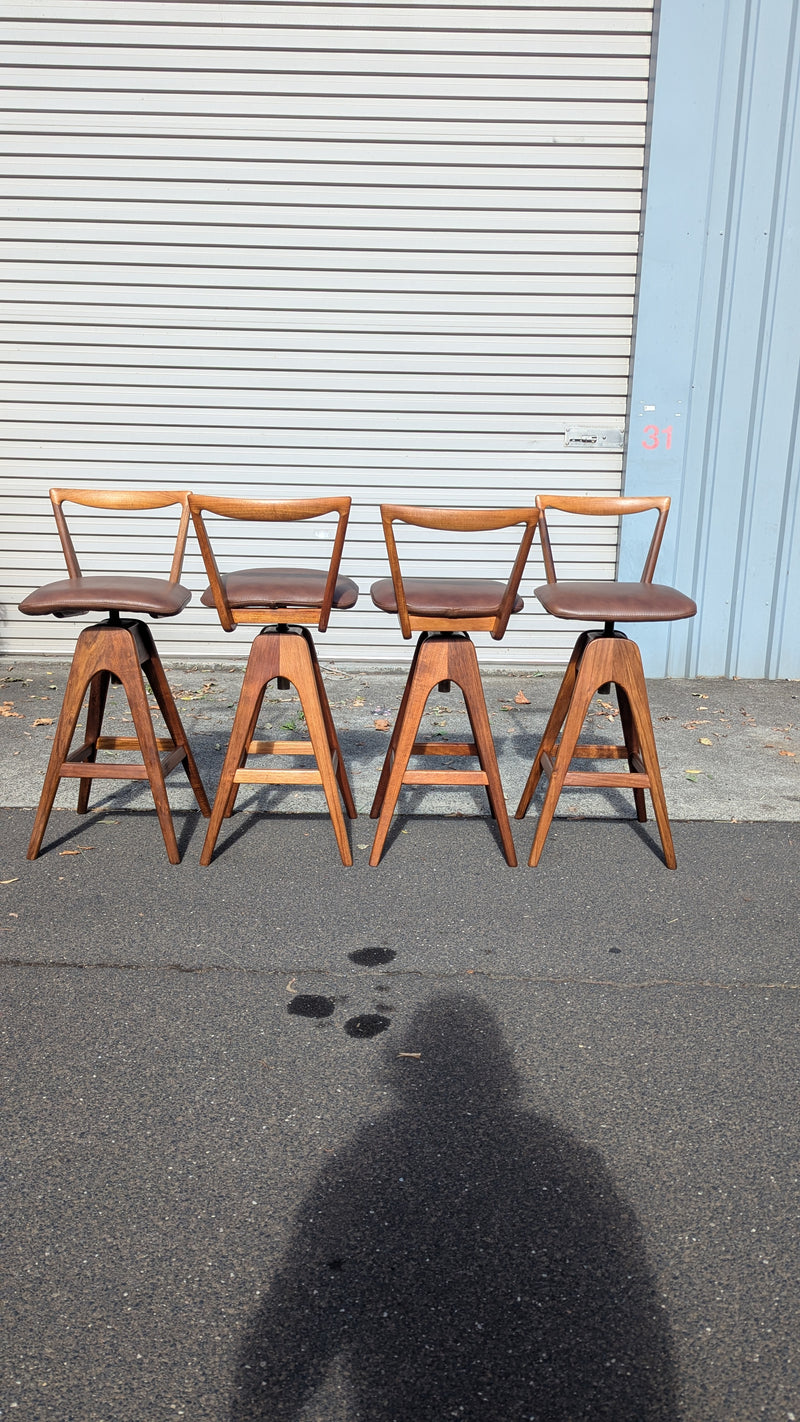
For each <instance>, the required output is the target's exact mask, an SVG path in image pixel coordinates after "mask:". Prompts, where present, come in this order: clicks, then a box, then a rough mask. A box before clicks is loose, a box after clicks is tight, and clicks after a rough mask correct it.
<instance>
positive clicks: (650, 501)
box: [515, 494, 677, 869]
mask: <svg viewBox="0 0 800 1422" xmlns="http://www.w3.org/2000/svg"><path fill="white" fill-rule="evenodd" d="M536 506H537V508H538V509H539V510H540V513H541V518H540V521H539V536H540V538H541V542H542V553H543V557H544V565H545V573H546V576H547V581H548V583H556V582H557V581H558V578H557V575H556V569H555V562H554V559H553V552H552V545H551V542H550V534H549V530H548V527H547V514H546V511H547V510H548V509H556V510H557V511H559V512H562V513H569V514H579V515H588V516H590V517H608V516H613V515H619V516H624V515H625V514H632V513H644V512H646V511H647V510H649V509H657V510H658V517H657V520H656V526H655V529H654V532H653V536H652V539H651V542H650V547H649V549H648V552H647V556H646V558H645V564H644V568H643V570H642V576H641V578H640V582H642V583H652V581H653V575H654V573H655V568H656V562H657V560H658V554H659V550H660V548H661V542H662V539H663V537H664V527H665V524H666V521H667V515H668V513H669V506H670V500H669V498H668V497H667V496H666V495H659V496H654V497H652V498H648V497H641V498H639V497H636V498H631V497H625V496H621V497H609V498H602V497H586V498H583V497H579V496H576V497H563V498H562V497H561V496H560V495H555V494H539V495H537V497H536ZM611 586H612V584H609V587H611ZM612 683H613V685H614V686H615V688H616V692H617V699H618V703H619V713H620V723H621V726H622V734H623V738H624V744H623V745H621V746H617V745H589V744H580V743H579V737H580V734H581V731H582V729H583V725H584V721H585V720H586V716H587V714H588V711H589V707H590V705H591V702H592V698H593V697H594V696H595V694H596V693H597V691H598V690H600V688H601V687H606V686H609V685H610V684H612ZM573 760H627V762H628V769H627V770H626V771H623V770H570V765H571V763H572V761H573ZM542 773H544V774H545V775H546V777H547V780H548V784H547V790H546V792H545V797H544V802H543V804H542V809H541V813H540V815H539V820H538V823H537V826H536V833H535V835H534V840H533V845H532V847H531V852H530V858H529V860H528V863H529V864H530V865H531V866H535V865H537V864H538V863H539V860H540V858H541V855H542V850H543V849H544V845H545V840H546V839H547V835H548V831H549V829H550V825H551V824H552V821H553V815H554V814H555V810H556V805H557V804H558V800H559V797H560V795H561V791H562V790H563V789H564V787H565V786H567V785H569V786H573V785H574V786H616V787H619V788H621V789H629V790H632V791H633V798H634V804H635V806H636V818H637V820H638V821H639V823H640V824H641V823H644V822H645V821H646V820H647V809H646V805H645V798H644V792H645V790H649V791H650V797H651V799H652V802H653V812H654V814H655V818H656V824H657V826H658V832H659V835H660V837H661V846H662V849H663V853H664V861H665V863H666V865H667V868H668V869H675V868H676V867H677V861H676V858H675V848H674V844H673V840H672V830H671V828H670V823H669V815H668V813H667V802H666V798H665V796H664V786H663V783H662V780H661V769H660V767H659V763H658V753H657V751H656V743H655V736H654V734H653V722H652V718H651V715H650V703H649V700H648V696H647V685H646V682H645V677H644V669H643V667H642V658H641V653H640V652H639V648H638V647H637V645H636V643H635V642H632V641H631V640H630V639H629V638H628V637H627V636H626V635H625V633H624V632H618V631H616V630H615V628H614V623H613V621H610V620H609V621H606V622H605V624H604V627H603V630H602V632H599V631H593V632H582V633H581V635H580V636H579V637H578V639H577V641H576V643H575V646H574V648H573V651H572V656H571V657H570V661H569V665H568V667H567V670H566V672H565V674H564V678H563V681H562V682H561V686H560V687H559V691H558V695H557V696H556V700H555V704H554V706H553V709H552V711H551V713H550V717H549V720H548V722H547V726H546V727H545V731H544V735H543V736H542V739H541V742H540V744H539V749H538V750H537V752H536V756H535V757H534V761H533V765H532V766H531V770H530V774H529V775H528V779H527V781H526V784H525V788H524V790H523V792H522V796H521V799H520V802H519V805H518V806H517V810H516V816H515V817H516V819H518V820H519V819H522V818H523V817H524V815H525V812H526V811H527V809H528V806H529V805H530V802H531V799H532V797H533V794H534V792H535V790H536V787H537V785H538V783H539V780H540V778H541V776H542Z"/></svg>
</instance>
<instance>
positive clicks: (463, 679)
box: [369, 504, 539, 868]
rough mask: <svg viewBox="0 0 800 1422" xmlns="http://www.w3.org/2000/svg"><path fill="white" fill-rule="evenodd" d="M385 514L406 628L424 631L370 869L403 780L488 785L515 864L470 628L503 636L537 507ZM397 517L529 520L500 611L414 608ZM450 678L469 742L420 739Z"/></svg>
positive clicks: (470, 525) (376, 807)
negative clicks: (426, 763) (436, 765)
mask: <svg viewBox="0 0 800 1422" xmlns="http://www.w3.org/2000/svg"><path fill="white" fill-rule="evenodd" d="M381 520H382V523H383V532H384V537H385V539H386V550H387V553H388V556H389V568H390V571H391V576H392V586H393V588H394V595H395V600H396V603H397V615H398V618H399V621H400V628H401V631H402V634H403V636H404V637H405V638H406V639H408V638H410V637H411V635H412V633H413V632H419V633H420V636H419V639H418V641H417V646H416V649H415V651H414V656H413V659H412V662H411V668H410V670H409V674H408V677H407V680H406V684H405V688H404V690H403V696H402V700H401V702H400V709H399V711H398V713H397V719H396V721H395V724H394V728H393V730H392V734H391V739H390V741H389V747H388V749H387V752H386V756H385V759H384V762H383V768H382V770H381V775H380V779H379V781H378V788H377V790H376V792H375V798H374V800H373V802H372V808H371V809H370V818H371V819H377V820H378V825H377V828H376V831H375V838H374V840H373V844H372V852H371V854H370V857H369V862H370V864H371V865H372V867H373V868H374V867H375V866H376V865H378V864H379V863H380V860H381V856H382V854H383V850H384V847H385V844H386V837H387V835H388V832H389V826H390V824H391V820H392V815H393V814H394V809H395V806H396V804H397V800H398V796H399V794H400V791H401V789H402V787H403V786H404V785H484V786H485V787H486V794H487V797H488V800H489V808H490V810H491V812H492V817H493V818H494V820H495V822H496V824H497V829H498V832H499V834H500V841H501V844H502V846H503V853H504V855H505V858H506V862H507V863H508V864H509V865H510V866H511V867H512V868H513V867H516V863H517V858H516V853H515V850H514V841H513V839H512V836H511V826H510V824H509V821H508V811H507V810H506V802H505V796H504V794H503V786H502V782H501V780H500V771H499V768H498V764H497V754H496V752H495V748H494V741H493V740H492V733H491V728H490V725H489V715H488V712H487V710H486V698H485V696H484V692H483V683H482V681H481V674H480V668H479V666H478V658H477V655H476V652H475V646H474V644H473V642H472V640H471V639H470V636H469V633H470V632H474V631H485V632H488V633H489V634H490V635H491V636H492V637H493V638H494V640H495V641H499V640H500V639H501V637H502V636H503V634H504V633H505V630H506V627H507V625H508V619H509V617H510V616H511V612H512V610H513V607H514V603H515V601H516V597H517V593H518V592H519V585H520V582H521V580H522V574H523V572H524V570H525V564H526V562H527V559H528V554H529V553H530V549H531V544H532V543H533V538H534V535H535V533H536V527H537V524H538V521H539V511H538V509H530V508H521V509H424V508H415V507H409V506H407V505H401V504H382V505H381ZM396 522H397V523H404V524H410V525H412V526H414V527H417V528H429V529H435V530H439V531H442V532H455V533H483V532H491V531H494V530H498V529H503V528H511V527H513V526H515V525H517V524H524V529H523V533H522V538H521V541H520V545H519V548H518V550H517V555H516V558H515V560H514V565H513V567H512V569H511V573H510V575H509V578H508V582H507V583H506V587H505V589H504V592H503V596H502V598H501V601H500V605H499V607H498V609H497V612H496V613H495V614H494V615H493V616H490V617H481V616H464V617H438V616H426V615H422V614H417V613H413V612H410V611H409V608H408V601H407V597H406V591H405V587H404V584H403V574H402V571H401V567H400V558H399V555H398V551H397V541H396V539H395V534H394V527H393V525H394V524H395V523H396ZM450 682H455V683H456V685H457V686H458V687H460V688H461V691H462V694H463V696H464V702H465V705H466V710H467V716H468V718H469V723H470V727H471V730H472V736H473V739H472V741H465V742H458V741H449V742H448V741H418V740H417V739H416V735H417V732H418V730H419V725H420V722H421V720H422V715H423V712H424V710H425V706H426V704H427V701H428V697H429V696H430V694H431V692H432V691H433V688H434V687H435V686H439V687H441V688H442V690H444V691H449V689H450ZM412 755H419V756H443V755H446V756H473V757H476V758H477V760H478V763H479V765H480V770H409V768H408V762H409V760H410V758H411V756H412Z"/></svg>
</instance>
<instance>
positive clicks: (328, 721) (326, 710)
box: [303, 627, 358, 862]
mask: <svg viewBox="0 0 800 1422" xmlns="http://www.w3.org/2000/svg"><path fill="white" fill-rule="evenodd" d="M303 636H304V638H305V641H306V644H307V646H308V650H309V652H310V654H311V665H312V667H313V668H314V681H315V682H316V687H317V695H318V699H319V704H320V709H321V711H322V719H323V721H324V722H325V732H326V737H327V741H328V746H329V748H330V753H331V755H332V757H333V760H334V766H335V769H336V779H337V780H338V782H339V789H340V791H341V793H342V799H343V801H344V807H345V810H346V811H347V814H348V817H349V818H350V819H351V820H355V819H357V818H358V815H357V811H356V805H355V800H354V799H353V792H352V790H351V789H350V781H349V780H348V778H347V770H346V769H345V763H344V756H343V755H342V748H341V746H340V745H339V737H338V735H337V733H336V726H335V724H334V720H333V716H332V715H331V708H330V702H329V701H328V693H327V691H326V689H325V682H324V681H323V679H322V672H321V670H320V665H319V660H318V658H317V650H316V647H315V646H314V639H313V637H312V636H311V633H310V632H309V631H308V628H307V627H306V628H304V629H303ZM351 862H352V860H351Z"/></svg>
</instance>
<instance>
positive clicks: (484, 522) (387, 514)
mask: <svg viewBox="0 0 800 1422" xmlns="http://www.w3.org/2000/svg"><path fill="white" fill-rule="evenodd" d="M539 518H540V513H539V510H538V509H535V508H527V509H426V508H417V507H414V506H412V505H407V504H381V521H382V523H383V535H384V538H385V539H386V551H387V553H388V554H389V568H390V570H391V574H392V584H393V586H394V595H395V598H396V600H397V615H398V618H399V620H400V628H401V631H402V633H403V636H404V637H406V638H408V637H410V636H411V633H412V631H414V630H418V629H417V628H416V627H415V623H414V619H412V618H411V616H410V615H409V611H408V603H407V601H406V594H405V588H404V587H403V574H402V572H401V569H400V558H399V556H398V552H397V541H396V539H395V536H394V528H393V526H392V525H393V524H395V523H407V524H411V525H412V526H414V527H416V528H432V529H440V530H441V531H442V532H443V533H445V532H447V533H490V532H494V531H495V530H497V529H500V528H512V527H514V525H516V524H520V523H522V524H524V525H525V527H524V529H523V533H522V539H521V542H520V545H519V548H518V550H517V556H516V558H515V559H514V566H513V567H512V569H511V572H510V574H509V578H508V582H507V583H506V587H505V591H504V593H503V597H502V601H501V603H500V607H499V609H498V612H497V616H496V617H495V618H494V621H493V624H492V625H491V627H489V629H488V630H489V632H490V635H491V636H492V637H493V638H494V639H495V641H499V640H500V638H501V637H502V636H503V634H504V632H505V630H506V627H507V625H508V619H509V617H510V616H511V612H512V609H513V607H514V602H515V600H516V596H517V593H518V591H519V585H520V582H521V581H522V574H523V572H524V571H525V564H526V563H527V561H528V554H529V553H530V549H531V544H532V543H533V536H534V534H535V532H536V528H537V525H538V523H539Z"/></svg>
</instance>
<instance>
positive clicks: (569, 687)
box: [514, 632, 588, 820]
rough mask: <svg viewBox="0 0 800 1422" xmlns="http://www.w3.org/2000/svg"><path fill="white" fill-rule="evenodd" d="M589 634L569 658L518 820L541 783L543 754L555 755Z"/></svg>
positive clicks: (525, 791) (521, 798)
mask: <svg viewBox="0 0 800 1422" xmlns="http://www.w3.org/2000/svg"><path fill="white" fill-rule="evenodd" d="M587 635H588V634H587V633H586V632H583V633H581V635H580V637H579V638H578V640H577V642H576V643H575V646H574V647H573V649H572V656H571V657H570V659H569V665H568V666H567V670H566V671H565V673H564V676H563V678H562V681H561V685H560V687H559V688H558V694H557V696H556V699H555V702H554V704H553V709H552V711H551V712H550V716H549V718H548V722H547V725H546V726H545V729H544V735H543V736H542V739H541V741H540V742H539V749H538V750H537V752H536V755H535V757H534V761H533V765H532V766H531V769H530V774H529V775H528V779H527V780H526V782H525V789H524V790H523V792H522V795H521V797H520V802H519V804H518V805H517V810H516V814H515V816H514V818H515V819H517V820H521V819H522V818H523V817H524V815H525V813H526V811H527V809H528V806H529V805H530V803H531V800H532V799H533V795H534V792H535V790H536V787H537V785H538V784H539V780H540V778H541V774H542V756H543V755H547V756H549V757H550V758H551V759H552V757H553V751H554V749H555V744H556V741H557V740H558V735H559V731H560V730H561V727H562V726H563V724H564V718H565V716H566V714H567V712H568V710H569V704H570V701H571V700H572V694H573V692H574V690H575V682H576V680H577V676H578V666H579V664H580V660H581V657H582V656H583V649H584V647H585V646H586V639H587Z"/></svg>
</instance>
